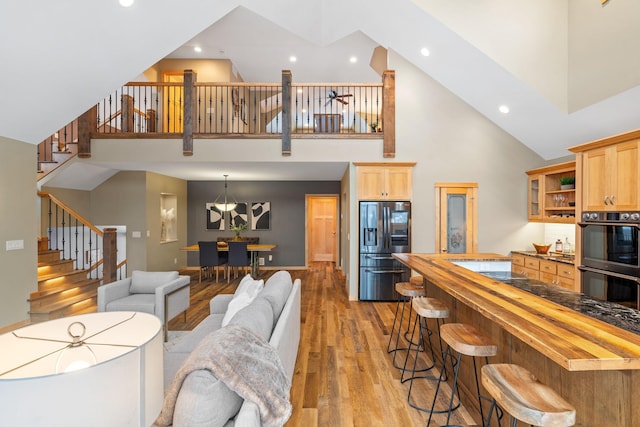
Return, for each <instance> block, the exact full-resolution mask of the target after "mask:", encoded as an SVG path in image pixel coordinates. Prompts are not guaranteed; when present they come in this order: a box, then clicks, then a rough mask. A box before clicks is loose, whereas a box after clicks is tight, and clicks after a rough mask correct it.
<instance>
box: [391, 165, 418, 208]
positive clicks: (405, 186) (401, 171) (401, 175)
mask: <svg viewBox="0 0 640 427" xmlns="http://www.w3.org/2000/svg"><path fill="white" fill-rule="evenodd" d="M412 172H413V169H412V168H401V167H392V168H387V179H386V191H387V198H388V199H389V200H411V195H412V188H413V182H412Z"/></svg>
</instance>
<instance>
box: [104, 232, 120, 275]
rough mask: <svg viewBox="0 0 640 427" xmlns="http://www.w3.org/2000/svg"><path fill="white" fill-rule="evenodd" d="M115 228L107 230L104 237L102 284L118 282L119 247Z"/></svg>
mask: <svg viewBox="0 0 640 427" xmlns="http://www.w3.org/2000/svg"><path fill="white" fill-rule="evenodd" d="M116 231H117V229H115V228H105V229H104V235H103V236H102V283H103V284H105V283H111V282H115V281H116V273H117V271H116V270H117V265H118V245H117V243H116Z"/></svg>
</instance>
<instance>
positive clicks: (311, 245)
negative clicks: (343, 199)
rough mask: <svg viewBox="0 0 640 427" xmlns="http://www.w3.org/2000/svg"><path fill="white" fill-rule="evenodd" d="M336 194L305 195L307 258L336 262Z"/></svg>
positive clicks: (311, 260)
mask: <svg viewBox="0 0 640 427" xmlns="http://www.w3.org/2000/svg"><path fill="white" fill-rule="evenodd" d="M337 231H338V196H337V195H335V196H333V195H332V196H307V236H308V240H307V242H308V243H307V260H308V261H309V262H313V261H331V262H336V260H337V252H338V249H337V248H338V246H337V243H338V240H337Z"/></svg>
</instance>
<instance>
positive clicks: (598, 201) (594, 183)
mask: <svg viewBox="0 0 640 427" xmlns="http://www.w3.org/2000/svg"><path fill="white" fill-rule="evenodd" d="M607 163H608V156H607V149H606V148H600V149H597V150H591V151H588V152H586V153H585V154H584V160H583V163H582V173H583V176H584V179H583V184H582V185H583V188H582V199H583V202H582V203H583V209H584V210H597V211H602V210H606V209H607V206H606V205H605V197H606V196H607V194H608V193H609V189H610V188H611V184H610V179H609V176H607V170H608V167H607Z"/></svg>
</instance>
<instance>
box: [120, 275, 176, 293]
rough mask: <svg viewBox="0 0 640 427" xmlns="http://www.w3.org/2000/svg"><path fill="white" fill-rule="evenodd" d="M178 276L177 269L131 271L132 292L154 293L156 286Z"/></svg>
mask: <svg viewBox="0 0 640 427" xmlns="http://www.w3.org/2000/svg"><path fill="white" fill-rule="evenodd" d="M177 278H178V272H177V271H140V270H135V271H134V272H133V273H131V288H130V292H131V293H132V294H153V293H155V292H156V288H157V287H158V286H160V285H164V284H165V283H169V282H171V281H173V280H176V279H177Z"/></svg>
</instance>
